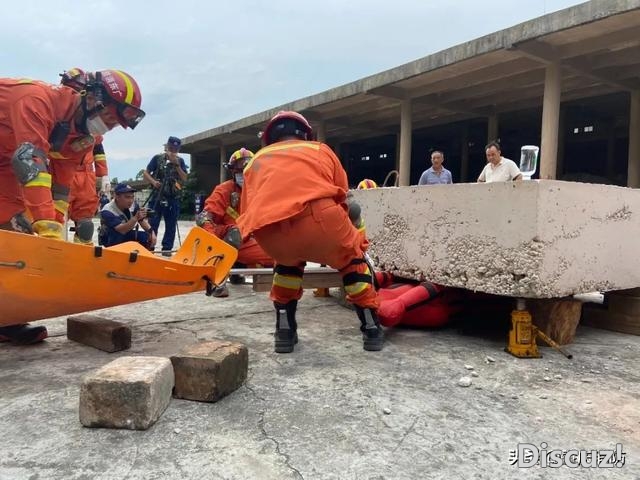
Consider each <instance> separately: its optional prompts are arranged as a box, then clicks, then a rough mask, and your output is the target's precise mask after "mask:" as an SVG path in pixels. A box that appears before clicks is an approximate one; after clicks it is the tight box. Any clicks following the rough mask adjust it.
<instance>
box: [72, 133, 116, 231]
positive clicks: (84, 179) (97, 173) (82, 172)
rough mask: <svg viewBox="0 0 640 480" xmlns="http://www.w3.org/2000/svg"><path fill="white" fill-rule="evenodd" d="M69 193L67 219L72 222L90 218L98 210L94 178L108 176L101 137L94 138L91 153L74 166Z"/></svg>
mask: <svg viewBox="0 0 640 480" xmlns="http://www.w3.org/2000/svg"><path fill="white" fill-rule="evenodd" d="M75 170H76V171H75V173H74V175H73V181H72V182H71V190H70V192H69V218H70V219H71V220H73V221H74V222H77V221H78V220H82V219H86V218H92V217H93V216H94V215H95V214H96V211H97V210H98V205H99V203H100V198H99V197H98V192H97V190H96V178H99V177H104V176H105V175H108V174H109V172H108V169H107V159H106V156H105V154H104V147H103V146H102V137H96V144H95V145H94V146H93V149H92V151H89V152H87V153H85V155H84V158H83V159H82V161H81V163H80V164H78V165H76V166H75Z"/></svg>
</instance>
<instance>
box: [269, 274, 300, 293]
mask: <svg viewBox="0 0 640 480" xmlns="http://www.w3.org/2000/svg"><path fill="white" fill-rule="evenodd" d="M273 285H275V286H278V287H281V288H287V289H289V290H299V289H300V287H302V277H294V276H291V275H282V274H280V273H274V274H273Z"/></svg>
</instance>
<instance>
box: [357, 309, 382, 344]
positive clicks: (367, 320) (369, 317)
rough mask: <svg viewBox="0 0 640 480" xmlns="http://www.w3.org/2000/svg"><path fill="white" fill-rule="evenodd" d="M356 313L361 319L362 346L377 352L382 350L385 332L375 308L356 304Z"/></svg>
mask: <svg viewBox="0 0 640 480" xmlns="http://www.w3.org/2000/svg"><path fill="white" fill-rule="evenodd" d="M355 307H356V313H357V314H358V318H359V319H360V331H361V332H362V342H363V344H362V348H364V349H365V350H369V351H373V352H377V351H379V350H382V344H383V343H384V332H383V331H382V326H380V320H379V319H378V314H377V313H376V312H375V310H372V309H370V308H363V307H359V306H358V305H355Z"/></svg>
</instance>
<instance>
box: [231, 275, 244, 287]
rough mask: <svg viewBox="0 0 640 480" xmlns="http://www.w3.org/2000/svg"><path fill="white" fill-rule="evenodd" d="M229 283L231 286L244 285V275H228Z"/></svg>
mask: <svg viewBox="0 0 640 480" xmlns="http://www.w3.org/2000/svg"><path fill="white" fill-rule="evenodd" d="M229 283H230V284H231V285H244V284H245V283H246V280H245V278H244V275H240V274H237V273H232V274H231V275H229Z"/></svg>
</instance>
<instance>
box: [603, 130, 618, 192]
mask: <svg viewBox="0 0 640 480" xmlns="http://www.w3.org/2000/svg"><path fill="white" fill-rule="evenodd" d="M608 124H609V126H608V128H607V163H606V166H605V175H606V176H607V178H608V179H609V180H613V176H614V175H615V167H616V127H615V119H614V118H612V119H610V121H609V122H608Z"/></svg>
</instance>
